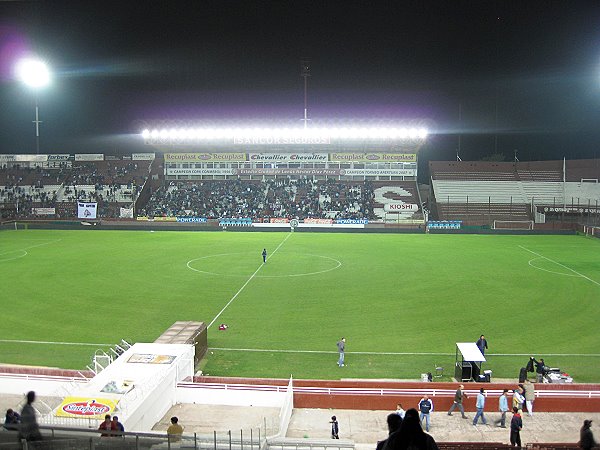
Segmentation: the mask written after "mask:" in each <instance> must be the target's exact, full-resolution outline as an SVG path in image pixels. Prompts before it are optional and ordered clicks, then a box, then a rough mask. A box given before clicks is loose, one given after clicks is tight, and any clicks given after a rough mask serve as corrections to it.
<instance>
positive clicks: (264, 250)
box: [262, 248, 267, 264]
mask: <svg viewBox="0 0 600 450" xmlns="http://www.w3.org/2000/svg"><path fill="white" fill-rule="evenodd" d="M262 257H263V264H265V263H266V262H267V249H266V248H263V251H262Z"/></svg>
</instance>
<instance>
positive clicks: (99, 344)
mask: <svg viewBox="0 0 600 450" xmlns="http://www.w3.org/2000/svg"><path fill="white" fill-rule="evenodd" d="M0 343H5V344H43V345H76V346H90V347H91V346H94V347H98V346H112V345H114V344H101V343H97V342H55V341H26V340H22V339H0Z"/></svg>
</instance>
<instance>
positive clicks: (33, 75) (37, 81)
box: [15, 58, 50, 89]
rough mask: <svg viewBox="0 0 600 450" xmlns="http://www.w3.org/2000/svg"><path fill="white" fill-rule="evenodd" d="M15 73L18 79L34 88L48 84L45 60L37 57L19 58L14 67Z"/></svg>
mask: <svg viewBox="0 0 600 450" xmlns="http://www.w3.org/2000/svg"><path fill="white" fill-rule="evenodd" d="M15 74H16V76H17V78H18V79H19V80H21V81H22V82H23V83H25V84H26V85H27V86H29V87H32V88H34V89H39V88H43V87H45V86H47V85H48V84H50V70H49V69H48V66H47V65H46V63H45V62H43V61H40V60H38V59H32V58H26V59H22V60H20V61H19V62H18V63H17V65H16V67H15Z"/></svg>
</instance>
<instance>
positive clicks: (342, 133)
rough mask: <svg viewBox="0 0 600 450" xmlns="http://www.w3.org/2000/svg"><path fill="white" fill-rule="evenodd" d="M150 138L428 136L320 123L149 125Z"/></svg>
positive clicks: (409, 131)
mask: <svg viewBox="0 0 600 450" xmlns="http://www.w3.org/2000/svg"><path fill="white" fill-rule="evenodd" d="M141 134H142V137H143V138H144V139H145V140H146V141H177V142H181V143H186V142H201V141H222V140H236V139H241V140H243V139H250V140H265V141H268V140H281V139H290V140H302V139H309V140H319V139H323V140H329V139H334V140H341V141H346V140H347V141H355V140H367V141H368V140H377V141H381V140H425V139H426V138H427V135H428V131H427V129H426V128H398V127H337V128H336V127H334V128H326V127H316V128H287V127H283V128H260V127H258V128H248V127H246V128H210V127H208V128H163V129H156V128H155V129H152V130H150V129H145V130H143V131H142V133H141Z"/></svg>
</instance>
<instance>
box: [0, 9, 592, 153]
mask: <svg viewBox="0 0 600 450" xmlns="http://www.w3.org/2000/svg"><path fill="white" fill-rule="evenodd" d="M27 50H28V51H30V52H34V53H37V54H39V55H41V56H43V57H44V58H45V59H46V60H47V61H48V62H49V64H50V65H51V66H52V70H53V72H54V77H55V78H54V81H53V84H52V86H50V87H49V88H47V89H46V90H44V91H43V92H40V94H39V105H40V115H41V119H42V120H43V121H44V123H43V124H42V125H41V153H74V152H81V153H83V152H104V153H113V152H122V153H126V152H131V151H139V150H142V151H143V150H144V149H146V150H147V148H145V147H144V146H143V145H141V143H140V142H141V140H140V139H139V138H137V137H132V136H131V135H132V134H133V133H137V132H139V131H140V130H141V128H142V127H143V126H144V123H146V122H153V121H160V120H175V121H181V123H192V122H194V121H217V122H223V121H224V122H228V123H231V122H233V121H235V122H236V123H237V122H242V121H253V122H256V121H260V122H263V123H269V122H273V121H281V120H287V121H289V122H291V123H298V124H299V123H300V122H299V119H300V118H301V117H302V114H303V81H302V78H301V77H300V60H301V59H302V57H308V58H309V59H310V61H311V78H310V79H309V95H308V97H309V116H310V117H312V118H314V119H315V120H321V121H328V122H336V121H343V120H344V121H352V120H356V119H367V120H370V121H371V122H375V123H376V122H377V121H379V120H381V121H386V122H387V121H390V120H398V121H405V120H415V121H425V122H426V123H427V124H428V127H429V128H430V129H431V130H432V131H433V133H435V134H434V135H433V136H432V137H431V138H430V139H429V141H428V143H427V145H426V146H425V147H424V149H423V153H422V154H423V157H424V158H428V159H429V158H431V159H453V158H455V155H456V150H457V147H458V136H459V134H460V135H461V156H462V158H463V160H466V159H477V158H479V157H481V156H485V155H490V154H492V153H495V152H498V153H504V154H505V155H506V156H507V158H512V157H513V154H514V150H518V155H519V157H520V159H522V160H528V159H553V158H562V157H563V156H566V157H567V158H583V157H595V156H599V157H600V152H598V150H600V145H599V144H600V1H598V0H593V1H584V0H577V1H574V0H564V1H552V0H539V1H538V0H535V1H534V0H515V1H491V0H473V1H460V0H443V1H427V0H415V1H404V0H403V1H400V0H396V1H389V2H387V1H376V0H369V1H361V2H355V1H348V0H346V1H336V0H322V1H308V0H303V1H300V0H298V1H286V0H277V1H254V0H245V1H239V2H238V1H227V0H220V1H204V0H203V1H199V0H196V1H177V0H170V1H158V0H153V1H141V0H138V1H128V0H121V1H119V2H111V1H100V0H98V1H72V0H69V1H45V2H42V1H40V2H23V1H0V77H1V80H0V105H1V106H0V121H1V122H0V123H1V125H0V153H29V152H34V151H35V140H34V128H33V124H32V123H31V121H32V120H33V115H34V103H35V101H34V95H33V94H32V93H31V92H30V91H28V90H27V89H26V88H24V87H23V86H21V85H20V84H19V83H18V82H16V81H15V80H14V79H12V75H11V65H12V63H13V62H14V59H15V58H16V56H18V55H19V54H20V53H22V52H23V51H27ZM459 110H460V112H461V120H459ZM597 152H598V153H599V154H597Z"/></svg>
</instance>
